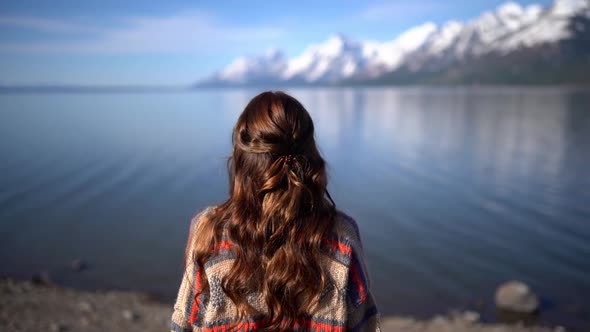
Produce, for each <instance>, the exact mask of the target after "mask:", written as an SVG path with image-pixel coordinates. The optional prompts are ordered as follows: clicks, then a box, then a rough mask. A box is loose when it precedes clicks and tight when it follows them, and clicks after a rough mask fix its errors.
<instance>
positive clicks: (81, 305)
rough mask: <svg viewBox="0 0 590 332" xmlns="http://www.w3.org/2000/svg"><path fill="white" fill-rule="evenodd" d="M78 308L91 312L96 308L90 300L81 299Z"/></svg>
mask: <svg viewBox="0 0 590 332" xmlns="http://www.w3.org/2000/svg"><path fill="white" fill-rule="evenodd" d="M78 308H79V309H80V311H82V312H91V311H92V310H93V309H94V308H93V307H92V304H90V302H86V301H80V302H78Z"/></svg>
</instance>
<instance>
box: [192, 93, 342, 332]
mask: <svg viewBox="0 0 590 332" xmlns="http://www.w3.org/2000/svg"><path fill="white" fill-rule="evenodd" d="M232 143H233V152H232V155H231V156H230V157H229V159H228V171H229V185H230V188H229V192H230V195H229V199H228V200H227V201H225V202H224V203H223V204H221V205H219V206H217V207H216V208H215V209H213V211H212V213H210V214H209V215H208V216H207V217H206V218H205V220H204V221H202V222H201V221H200V222H199V223H198V226H197V227H198V228H197V230H196V231H195V232H194V233H195V234H197V235H198V239H197V238H196V237H195V238H194V239H192V240H189V243H192V244H193V245H194V255H193V257H191V259H193V260H194V262H195V263H196V264H199V266H200V267H201V268H202V267H203V264H204V262H205V261H206V259H207V258H209V257H211V255H212V254H213V251H212V249H211V248H216V245H218V244H219V243H220V242H221V236H222V234H226V236H227V237H228V238H229V241H230V243H231V250H232V251H233V252H234V253H235V260H234V262H233V266H232V268H231V271H230V272H229V273H228V274H227V276H226V277H225V278H224V279H223V280H222V287H223V290H224V292H225V293H226V294H227V295H228V297H229V298H230V299H231V300H232V301H233V302H234V304H235V305H236V308H237V315H238V317H239V318H238V321H237V322H236V323H237V324H239V323H240V322H243V321H244V320H245V318H246V317H247V315H248V314H250V313H253V308H252V307H251V306H250V304H249V303H248V301H247V296H248V294H252V293H254V292H258V293H260V294H262V298H263V299H264V302H265V304H266V306H267V308H268V313H267V315H266V316H265V317H264V318H263V319H262V322H261V323H262V330H264V331H285V330H289V329H291V328H292V326H294V325H296V324H298V322H299V321H300V319H304V317H305V316H306V313H310V312H312V311H313V310H314V308H316V306H317V304H318V301H319V298H320V293H321V292H322V290H323V289H324V287H326V285H327V271H325V268H324V267H322V265H321V264H320V253H321V245H322V240H323V239H324V238H325V237H326V235H327V233H328V232H330V230H331V228H332V227H333V225H334V217H335V215H336V207H335V203H334V201H333V200H332V198H331V197H330V194H329V193H328V191H327V189H326V186H327V176H326V163H325V161H324V159H323V158H322V157H321V155H320V153H319V151H318V149H317V147H316V144H315V139H314V125H313V122H312V119H311V117H310V115H309V113H308V112H307V111H306V110H305V108H304V107H303V106H302V105H301V103H299V102H298V101H297V100H296V99H295V98H293V97H291V96H289V95H288V94H286V93H284V92H281V91H277V92H271V91H267V92H263V93H261V94H259V95H257V96H256V97H254V98H253V99H252V100H251V101H250V102H249V103H248V105H247V106H246V108H245V109H244V111H243V112H242V114H241V115H240V117H239V118H238V121H237V123H236V125H235V127H234V129H233V135H232ZM191 241H192V242H191ZM204 283H206V278H205V280H204ZM207 288H208V285H207V284H205V285H203V288H202V290H205V289H207ZM198 295H199V294H195V296H198Z"/></svg>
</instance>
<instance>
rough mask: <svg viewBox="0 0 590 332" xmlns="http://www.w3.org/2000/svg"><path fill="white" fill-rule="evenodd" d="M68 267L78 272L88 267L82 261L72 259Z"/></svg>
mask: <svg viewBox="0 0 590 332" xmlns="http://www.w3.org/2000/svg"><path fill="white" fill-rule="evenodd" d="M70 267H71V268H72V270H74V271H76V272H80V271H82V270H85V269H86V268H87V267H88V266H87V265H86V262H84V261H83V260H81V259H74V260H73V261H72V263H71V264H70Z"/></svg>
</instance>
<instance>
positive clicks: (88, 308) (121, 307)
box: [0, 278, 566, 332]
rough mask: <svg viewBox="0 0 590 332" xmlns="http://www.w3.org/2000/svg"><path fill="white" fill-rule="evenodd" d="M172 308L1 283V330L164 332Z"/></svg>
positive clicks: (549, 331)
mask: <svg viewBox="0 0 590 332" xmlns="http://www.w3.org/2000/svg"><path fill="white" fill-rule="evenodd" d="M171 310H172V305H171V304H165V303H160V302H157V301H155V300H154V299H152V298H150V297H149V296H147V295H145V294H141V293H133V292H122V291H107V292H91V291H82V290H76V289H70V288H62V287H58V286H48V285H40V284H38V283H34V282H31V281H17V280H13V279H8V278H3V279H0V331H7V332H9V331H10V332H21V331H30V332H32V331H52V332H58V331H88V332H94V331H96V332H99V331H100V332H103V331H110V332H118V331H143V332H150V331H154V332H155V331H158V332H161V331H168V330H169V329H168V322H169V319H170V315H171ZM382 327H383V331H384V332H398V331H399V332H402V331H403V332H476V331H477V332H556V331H560V332H561V331H566V330H565V329H564V328H562V327H555V328H545V327H526V326H522V325H518V324H517V325H506V324H483V323H480V322H479V315H478V314H477V313H476V312H460V313H456V314H452V315H446V316H437V317H434V318H432V319H430V320H416V319H413V318H409V317H383V322H382Z"/></svg>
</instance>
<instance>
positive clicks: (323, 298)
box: [171, 207, 380, 332]
mask: <svg viewBox="0 0 590 332" xmlns="http://www.w3.org/2000/svg"><path fill="white" fill-rule="evenodd" d="M211 209H212V207H207V208H206V209H203V210H201V211H200V212H198V213H197V214H196V215H195V216H194V217H193V218H192V220H191V229H190V231H191V232H193V231H194V229H195V225H196V224H197V223H198V220H199V218H201V217H202V216H203V215H205V214H206V213H208V212H210V211H211ZM221 247H222V248H221V249H220V250H219V251H218V252H217V254H216V255H215V256H213V257H211V258H209V259H208V261H206V262H205V264H204V266H203V269H201V268H199V267H198V265H196V264H194V263H193V262H191V261H190V260H189V261H187V262H186V269H185V271H184V274H183V277H182V281H181V284H180V289H179V290H178V296H177V299H176V303H175V304H174V311H173V314H172V319H171V330H172V331H175V332H187V331H210V332H218V331H219V332H222V331H223V332H226V331H230V327H231V326H232V323H233V322H234V319H235V309H236V307H235V305H234V304H233V302H232V301H231V300H230V299H229V297H228V296H227V295H226V294H225V293H224V292H223V289H222V287H221V280H222V278H223V277H224V275H226V274H227V273H228V271H229V270H230V268H231V266H232V265H231V264H232V261H233V259H234V256H233V253H232V251H231V250H230V247H229V245H224V244H223V243H222V246H221ZM323 248H324V249H325V250H323V254H322V260H321V264H323V266H325V267H327V271H328V274H329V279H330V281H329V283H328V286H327V287H326V289H325V290H324V291H323V292H322V294H321V295H320V302H319V306H318V307H317V308H316V310H314V312H313V313H309V314H308V315H307V318H306V319H300V320H298V322H297V325H296V326H293V329H292V330H293V331H318V332H320V331H324V332H344V331H380V327H379V313H378V311H377V307H376V305H375V302H374V299H373V295H372V294H371V288H370V286H371V285H370V281H369V276H368V274H367V269H366V266H365V261H364V255H363V251H362V249H363V248H362V243H361V240H360V235H359V230H358V226H357V224H356V222H355V221H354V219H353V218H351V217H350V216H348V215H346V214H344V213H343V212H341V211H338V214H337V217H336V222H335V226H334V230H333V231H332V234H331V235H330V236H329V237H328V238H326V239H325V240H324V241H323ZM189 253H191V248H190V247H189ZM189 257H191V256H190V255H189ZM203 278H207V281H208V283H209V290H208V291H207V292H203V294H201V295H199V297H198V298H197V299H196V300H194V299H193V297H194V294H195V292H196V291H197V290H199V287H200V286H201V285H202V283H203V280H204V279H203ZM247 300H248V303H249V304H250V305H251V306H252V307H253V308H254V309H255V310H256V311H257V312H258V313H259V315H255V316H252V317H249V318H248V321H247V323H244V324H241V325H240V331H248V332H249V331H257V330H258V328H257V327H258V322H259V321H260V320H259V318H260V317H263V316H264V313H266V312H267V309H266V308H265V304H264V301H263V300H262V298H261V297H260V296H251V297H248V299H247Z"/></svg>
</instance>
